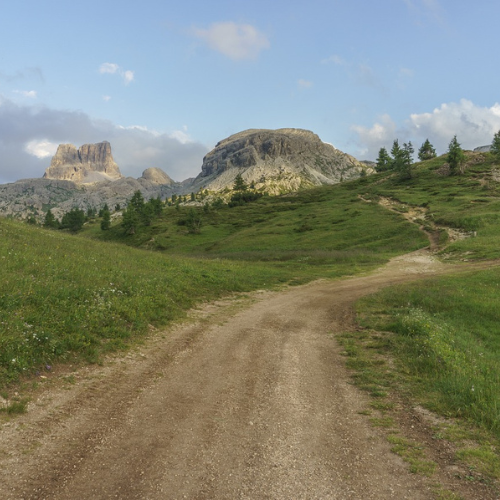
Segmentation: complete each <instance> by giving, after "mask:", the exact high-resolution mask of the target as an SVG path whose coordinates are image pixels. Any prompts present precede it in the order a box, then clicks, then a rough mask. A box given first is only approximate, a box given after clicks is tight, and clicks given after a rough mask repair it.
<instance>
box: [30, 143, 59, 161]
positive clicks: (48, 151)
mask: <svg viewBox="0 0 500 500" xmlns="http://www.w3.org/2000/svg"><path fill="white" fill-rule="evenodd" d="M57 146H58V144H56V143H55V142H50V141H47V140H41V141H39V140H37V139H35V140H33V141H29V142H28V143H27V144H26V147H25V151H26V152H27V153H29V154H30V155H33V156H36V157H37V158H47V157H48V156H51V157H52V156H54V155H55V154H56V151H57Z"/></svg>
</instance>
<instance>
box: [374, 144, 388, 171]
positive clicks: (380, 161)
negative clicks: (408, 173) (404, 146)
mask: <svg viewBox="0 0 500 500" xmlns="http://www.w3.org/2000/svg"><path fill="white" fill-rule="evenodd" d="M391 163H392V158H391V157H390V156H389V153H388V152H387V149H385V148H380V150H379V152H378V158H377V172H384V171H385V170H389V169H390V168H391Z"/></svg>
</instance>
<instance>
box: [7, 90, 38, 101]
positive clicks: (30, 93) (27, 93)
mask: <svg viewBox="0 0 500 500" xmlns="http://www.w3.org/2000/svg"><path fill="white" fill-rule="evenodd" d="M13 92H14V93H15V94H20V95H22V96H24V97H28V98H29V99H36V97H37V92H36V90H14V91H13Z"/></svg>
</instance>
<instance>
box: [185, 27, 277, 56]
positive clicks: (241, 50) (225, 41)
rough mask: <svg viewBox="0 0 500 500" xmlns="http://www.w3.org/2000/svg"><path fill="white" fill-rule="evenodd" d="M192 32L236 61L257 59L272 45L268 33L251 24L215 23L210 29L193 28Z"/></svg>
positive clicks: (213, 48)
mask: <svg viewBox="0 0 500 500" xmlns="http://www.w3.org/2000/svg"><path fill="white" fill-rule="evenodd" d="M192 34H193V35H194V36H195V37H197V38H199V39H200V40H203V41H204V42H205V43H206V44H207V45H208V46H209V47H210V48H211V49H212V50H215V51H217V52H220V53H221V54H223V55H225V56H227V57H229V58H230V59H233V60H235V61H240V60H244V59H256V58H257V56H258V55H259V54H260V52H261V51H262V50H264V49H268V48H269V47H270V43H269V40H268V38H267V37H266V35H264V34H263V33H261V32H260V31H259V30H257V28H255V27H254V26H252V25H250V24H236V23H234V22H231V21H229V22H220V23H214V24H212V25H211V26H210V27H209V28H208V29H202V28H193V29H192Z"/></svg>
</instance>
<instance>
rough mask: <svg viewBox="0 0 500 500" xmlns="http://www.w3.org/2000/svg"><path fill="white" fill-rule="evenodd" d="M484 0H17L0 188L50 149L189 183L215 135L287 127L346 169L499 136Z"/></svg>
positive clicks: (10, 16) (2, 104)
mask: <svg viewBox="0 0 500 500" xmlns="http://www.w3.org/2000/svg"><path fill="white" fill-rule="evenodd" d="M499 19H500V2H498V0H477V1H475V2H470V1H465V0H453V1H452V0H379V1H377V2H375V1H373V0H349V1H347V0H342V1H341V0H310V1H308V2H306V1H297V0H287V1H283V0H274V1H272V2H271V1H270V0H252V1H239V0H231V1H225V0H224V1H222V0H214V1H207V0H204V1H202V0H184V1H175V2H174V1H168V0H167V1H166V0H163V1H158V0H143V1H142V2H136V1H134V2H132V1H129V0H122V1H120V2H117V1H107V0H100V1H95V0H88V1H86V2H78V1H76V2H75V1H69V0H64V1H62V0H59V1H57V0H45V1H40V0H37V1H32V0H17V1H16V2H14V1H12V0H11V1H5V0H4V2H2V8H1V10H0V183H5V182H13V181H15V180H17V179H21V178H29V177H41V176H42V175H43V173H44V171H45V168H47V167H48V166H49V164H50V158H51V156H52V155H53V154H54V152H55V150H56V148H57V145H58V144H60V143H72V144H75V145H76V146H77V147H78V146H80V145H82V144H84V143H89V142H99V141H102V140H108V141H109V142H110V143H111V145H112V149H113V155H114V157H115V160H116V161H117V163H118V165H119V166H120V169H121V171H122V173H123V174H124V175H131V176H133V177H138V176H140V175H141V173H142V171H143V170H144V169H145V168H148V167H160V168H162V169H163V170H165V171H166V172H167V173H168V174H169V175H170V176H171V177H172V178H174V179H175V180H184V179H186V178H188V177H193V176H196V175H197V174H198V173H199V172H200V169H201V164H202V160H203V156H204V154H206V153H207V152H208V151H209V150H210V149H211V148H212V147H213V146H214V145H215V144H216V143H217V142H218V141H220V140H222V139H224V138H225V137H227V136H229V135H231V134H233V133H236V132H239V131H241V130H245V129H248V128H269V129H275V128H282V127H296V128H304V129H309V130H312V131H313V132H315V133H317V134H318V135H319V136H320V137H321V139H322V140H324V141H325V142H329V143H332V144H333V145H334V146H335V147H337V148H339V149H341V150H342V151H345V152H347V153H349V154H352V155H354V156H355V157H357V158H359V159H372V160H373V159H375V158H376V156H377V153H378V150H379V149H380V147H382V146H385V147H387V148H390V146H391V145H392V141H393V140H394V139H396V138H398V139H399V140H400V142H403V141H404V142H406V141H408V140H411V141H412V142H413V144H414V146H415V149H418V147H419V146H420V145H421V144H422V143H423V141H424V140H425V139H426V138H429V140H430V141H431V143H432V144H433V145H434V146H435V147H436V149H437V151H438V153H444V152H445V151H446V150H447V147H448V144H449V142H450V140H451V139H452V138H453V136H454V135H455V134H456V135H457V137H458V140H459V142H460V143H461V144H462V146H463V147H464V148H468V149H469V148H474V147H476V146H480V145H484V144H488V143H490V142H491V139H492V137H493V134H494V133H495V132H496V131H498V130H500V104H499V103H500V65H499V57H498V55H497V54H498V43H499V42H498V23H499Z"/></svg>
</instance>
